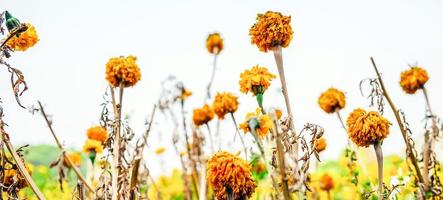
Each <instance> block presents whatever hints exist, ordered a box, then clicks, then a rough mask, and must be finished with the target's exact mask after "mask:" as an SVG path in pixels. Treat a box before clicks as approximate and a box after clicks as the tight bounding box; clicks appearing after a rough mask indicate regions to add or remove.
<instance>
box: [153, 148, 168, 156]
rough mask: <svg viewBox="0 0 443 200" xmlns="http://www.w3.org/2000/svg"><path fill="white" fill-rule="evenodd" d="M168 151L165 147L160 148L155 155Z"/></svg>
mask: <svg viewBox="0 0 443 200" xmlns="http://www.w3.org/2000/svg"><path fill="white" fill-rule="evenodd" d="M165 151H166V149H165V148H164V147H159V148H157V149H156V150H155V154H157V155H161V154H163V153H164V152H165Z"/></svg>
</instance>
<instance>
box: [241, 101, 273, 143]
mask: <svg viewBox="0 0 443 200" xmlns="http://www.w3.org/2000/svg"><path fill="white" fill-rule="evenodd" d="M251 120H256V122H257V125H256V127H255V130H256V131H257V134H258V135H259V136H260V137H261V138H263V137H265V136H266V135H267V134H268V133H269V131H270V130H271V129H273V128H274V123H273V122H272V119H271V117H270V116H269V115H263V114H262V112H261V109H260V108H257V109H256V111H255V113H254V112H250V113H248V114H246V120H245V121H244V122H243V123H241V124H240V129H242V130H243V132H245V133H247V132H251V129H250V127H249V122H250V121H251Z"/></svg>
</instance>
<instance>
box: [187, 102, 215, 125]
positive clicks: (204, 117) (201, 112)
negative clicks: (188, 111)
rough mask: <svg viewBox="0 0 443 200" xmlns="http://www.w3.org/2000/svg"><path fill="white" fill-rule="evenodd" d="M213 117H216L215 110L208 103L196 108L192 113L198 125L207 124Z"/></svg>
mask: <svg viewBox="0 0 443 200" xmlns="http://www.w3.org/2000/svg"><path fill="white" fill-rule="evenodd" d="M212 118H214V111H213V110H212V108H211V107H210V106H209V105H208V104H205V105H204V106H203V107H201V108H197V109H194V112H193V115H192V121H193V122H194V125H196V126H201V125H203V124H206V123H208V122H209V121H211V120H212Z"/></svg>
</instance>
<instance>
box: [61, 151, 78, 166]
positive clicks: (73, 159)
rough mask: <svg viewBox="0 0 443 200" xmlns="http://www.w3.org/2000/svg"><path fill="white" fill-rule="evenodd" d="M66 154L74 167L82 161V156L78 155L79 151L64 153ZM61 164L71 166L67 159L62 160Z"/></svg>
mask: <svg viewBox="0 0 443 200" xmlns="http://www.w3.org/2000/svg"><path fill="white" fill-rule="evenodd" d="M66 156H67V157H68V158H69V160H71V162H72V164H73V165H74V166H75V167H78V166H80V165H81V163H82V156H81V155H80V153H78V152H72V153H68V154H66ZM63 165H65V166H67V167H72V166H71V165H70V164H69V163H68V161H67V160H63Z"/></svg>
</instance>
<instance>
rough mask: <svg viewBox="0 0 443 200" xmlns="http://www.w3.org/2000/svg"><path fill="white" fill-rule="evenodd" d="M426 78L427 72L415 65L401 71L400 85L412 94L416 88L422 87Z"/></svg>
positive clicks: (427, 78)
mask: <svg viewBox="0 0 443 200" xmlns="http://www.w3.org/2000/svg"><path fill="white" fill-rule="evenodd" d="M428 80H429V76H428V72H426V70H424V69H423V68H421V67H418V66H415V67H411V69H409V70H406V71H404V72H402V73H401V76H400V86H401V88H402V89H403V91H405V92H406V93H408V94H414V93H415V92H416V91H417V90H418V89H422V88H423V86H424V85H425V83H426V82H427V81H428Z"/></svg>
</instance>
